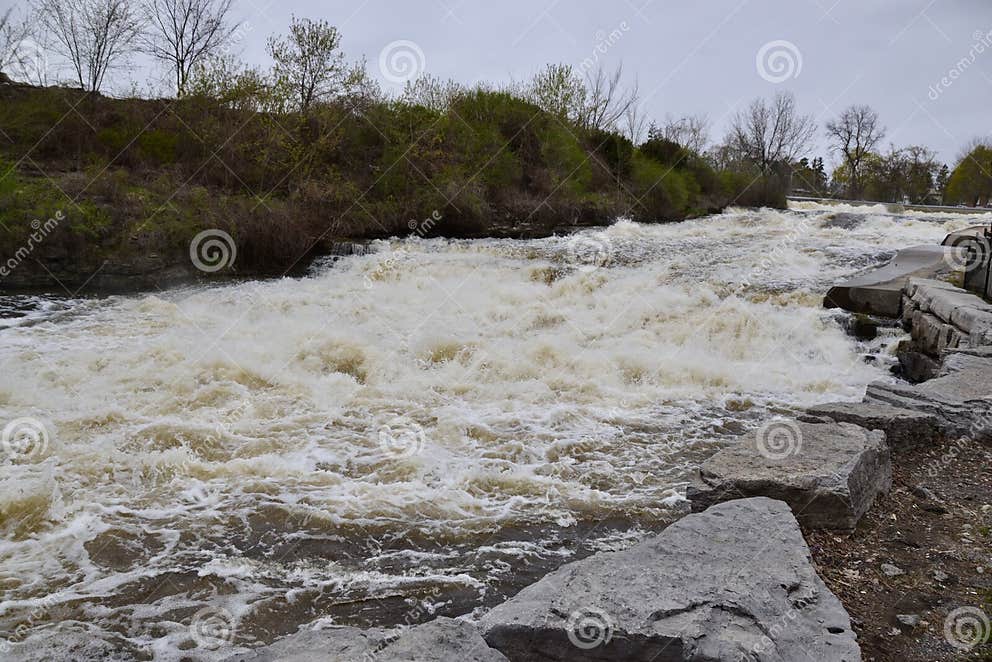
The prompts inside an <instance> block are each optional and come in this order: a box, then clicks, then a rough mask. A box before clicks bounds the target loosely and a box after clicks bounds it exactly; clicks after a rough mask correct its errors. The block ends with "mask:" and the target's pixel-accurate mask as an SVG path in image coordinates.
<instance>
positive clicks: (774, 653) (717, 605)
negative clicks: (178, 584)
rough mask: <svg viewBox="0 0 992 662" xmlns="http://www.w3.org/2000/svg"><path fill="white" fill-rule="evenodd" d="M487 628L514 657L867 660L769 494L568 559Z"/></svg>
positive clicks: (792, 525)
mask: <svg viewBox="0 0 992 662" xmlns="http://www.w3.org/2000/svg"><path fill="white" fill-rule="evenodd" d="M480 627H481V629H482V633H483V636H484V637H485V639H486V641H487V642H489V644H490V645H491V646H493V647H494V648H497V649H499V650H500V651H502V652H503V653H504V654H505V655H506V656H507V658H509V659H510V660H511V661H512V662H537V661H540V662H549V661H561V662H566V661H567V662H587V661H592V660H596V661H599V662H603V661H612V660H616V661H625V662H626V661H630V662H648V661H652V662H674V661H676V660H680V661H681V660H696V661H699V662H702V661H704V660H706V661H713V660H735V661H736V660H751V661H756V662H764V661H769V662H770V661H772V660H774V661H776V662H785V661H791V660H817V661H818V662H819V661H823V662H830V661H837V662H839V661H841V660H844V661H848V662H850V661H854V660H860V659H861V653H860V649H859V648H858V644H857V640H856V637H855V635H854V633H853V632H852V631H851V623H850V618H849V617H848V614H847V612H846V611H844V608H843V606H841V603H840V601H839V600H838V599H837V598H836V596H834V595H833V593H831V592H830V590H829V589H828V588H827V587H826V586H825V585H824V584H823V581H822V580H821V579H820V578H819V577H818V576H817V574H816V572H815V570H814V569H813V566H812V564H811V561H810V554H809V548H808V547H807V546H806V542H805V541H804V540H803V537H802V533H801V532H800V530H799V526H798V523H797V522H796V519H795V518H794V517H793V516H792V513H791V512H790V510H789V507H788V505H786V504H785V503H782V502H781V501H774V500H772V499H765V498H755V499H744V500H739V501H731V502H728V503H723V504H720V505H717V506H713V507H712V508H710V509H709V510H707V511H706V512H704V513H699V514H694V515H689V516H687V517H685V518H683V519H681V520H679V521H678V522H676V523H675V524H672V525H671V526H670V527H668V528H667V529H666V530H665V531H664V532H663V533H661V534H660V535H658V536H656V537H653V538H650V539H648V540H646V541H644V542H642V543H640V544H638V545H635V546H634V547H632V548H630V549H627V550H625V551H622V552H604V553H599V554H596V555H594V556H591V557H589V558H587V559H584V560H582V561H577V562H575V563H569V564H567V565H565V566H563V567H562V568H559V569H558V570H557V571H555V572H553V573H551V574H550V575H548V576H546V577H545V578H544V579H542V580H541V581H539V582H538V583H536V584H533V585H531V586H528V587H527V588H525V589H524V590H523V591H521V592H520V593H519V594H517V596H516V597H514V598H512V599H510V600H509V601H507V602H506V603H504V604H502V605H500V606H498V607H496V608H495V609H493V610H492V611H490V612H489V613H488V614H486V615H485V616H484V617H483V618H482V619H481V622H480Z"/></svg>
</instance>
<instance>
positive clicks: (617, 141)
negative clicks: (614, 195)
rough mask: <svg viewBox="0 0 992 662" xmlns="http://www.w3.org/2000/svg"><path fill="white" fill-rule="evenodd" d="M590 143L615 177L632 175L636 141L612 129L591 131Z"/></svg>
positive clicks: (623, 177)
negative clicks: (611, 130) (633, 141)
mask: <svg viewBox="0 0 992 662" xmlns="http://www.w3.org/2000/svg"><path fill="white" fill-rule="evenodd" d="M589 144H590V146H591V148H592V150H594V151H595V153H596V154H597V155H598V156H599V157H600V158H601V159H602V160H603V162H604V163H605V164H606V166H607V167H608V168H609V170H610V172H611V173H612V174H613V176H614V177H620V178H621V179H626V178H628V177H630V175H631V172H632V170H633V165H634V143H632V142H631V141H630V139H628V138H627V137H626V136H621V135H620V134H617V133H612V132H610V131H602V130H595V131H592V132H590V135H589Z"/></svg>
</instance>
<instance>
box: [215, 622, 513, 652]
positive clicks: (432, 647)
mask: <svg viewBox="0 0 992 662" xmlns="http://www.w3.org/2000/svg"><path fill="white" fill-rule="evenodd" d="M363 660H370V661H371V660H374V661H375V662H452V661H453V660H458V661H459V662H506V658H505V657H504V656H503V655H502V654H501V653H499V652H498V651H495V650H493V649H492V648H490V647H489V645H488V644H486V642H485V640H484V639H483V638H482V637H481V636H480V635H479V632H478V631H477V630H476V629H475V628H474V627H472V626H471V625H470V624H468V623H465V622H464V621H456V620H453V619H450V618H438V619H437V620H435V621H431V622H430V623H424V624H423V625H418V626H416V627H413V628H409V629H407V630H404V631H403V632H402V633H401V634H400V635H399V637H396V636H395V635H394V634H392V633H390V632H389V631H387V630H380V629H373V630H361V629H359V628H351V627H334V628H329V629H325V630H307V631H304V632H300V633H298V634H295V635H291V636H289V637H286V638H285V639H282V640H280V641H277V642H276V643H274V644H272V645H271V646H266V647H264V648H260V649H258V650H256V651H252V652H251V653H246V654H243V655H235V656H233V657H230V658H228V659H227V661H226V662H360V661H363Z"/></svg>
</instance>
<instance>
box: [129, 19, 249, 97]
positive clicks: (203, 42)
mask: <svg viewBox="0 0 992 662" xmlns="http://www.w3.org/2000/svg"><path fill="white" fill-rule="evenodd" d="M232 2H233V0H146V2H145V5H144V11H145V15H146V17H147V20H148V24H149V26H150V29H149V32H148V33H147V34H146V35H145V36H144V39H143V42H144V50H145V51H146V52H147V53H148V54H149V55H151V56H152V57H154V58H155V59H157V60H160V61H161V62H164V63H165V64H166V66H168V67H169V68H170V69H171V70H172V72H173V74H174V76H175V84H176V96H179V97H182V96H185V95H186V92H187V86H188V84H189V79H190V74H191V72H192V71H193V68H194V67H196V66H197V65H198V64H199V63H200V62H202V61H204V59H205V58H208V57H210V56H211V55H215V54H216V53H218V52H219V50H220V49H221V48H222V47H223V46H224V44H225V43H226V42H227V41H228V40H229V39H231V36H232V35H233V34H234V32H235V30H237V28H238V24H236V23H230V22H229V21H228V14H229V13H230V11H231V3H232Z"/></svg>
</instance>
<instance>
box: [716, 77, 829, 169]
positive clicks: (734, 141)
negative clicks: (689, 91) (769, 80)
mask: <svg viewBox="0 0 992 662" xmlns="http://www.w3.org/2000/svg"><path fill="white" fill-rule="evenodd" d="M815 133H816V121H815V120H814V119H813V116H812V115H802V114H800V113H799V111H798V110H797V108H796V98H795V97H794V96H792V95H791V94H787V93H779V94H777V95H775V98H774V99H772V100H771V101H770V102H769V101H766V100H765V99H756V100H755V101H753V102H752V103H751V105H750V106H749V107H748V109H747V110H746V111H745V112H742V113H738V114H737V115H736V116H735V117H734V120H733V122H732V124H731V129H730V135H728V136H727V141H726V144H727V146H728V147H729V148H730V149H732V150H733V151H735V152H737V154H739V155H740V158H742V159H744V160H746V161H749V162H751V163H753V164H754V165H756V166H757V167H758V168H759V169H760V170H761V171H762V172H769V171H770V170H771V169H772V168H773V166H775V165H776V164H780V163H791V162H793V161H795V160H796V158H797V157H798V156H799V155H800V154H801V153H803V152H804V151H805V150H806V148H807V147H808V146H809V144H810V141H811V140H812V139H813V135H814V134H815Z"/></svg>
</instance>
